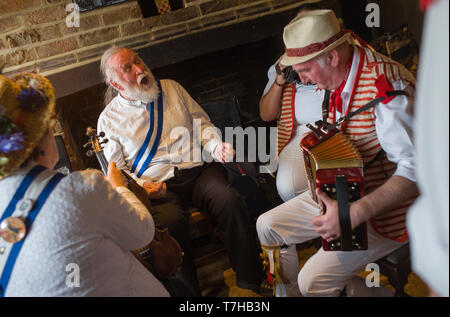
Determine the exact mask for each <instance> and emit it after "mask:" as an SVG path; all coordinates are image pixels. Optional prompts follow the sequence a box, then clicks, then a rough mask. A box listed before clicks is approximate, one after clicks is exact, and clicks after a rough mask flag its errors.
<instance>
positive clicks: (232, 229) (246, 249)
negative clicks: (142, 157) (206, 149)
mask: <svg viewBox="0 0 450 317" xmlns="http://www.w3.org/2000/svg"><path fill="white" fill-rule="evenodd" d="M166 184H167V193H166V196H165V197H163V198H162V199H158V200H153V201H152V204H153V206H154V210H153V212H152V215H153V218H154V220H155V223H156V224H157V225H158V224H163V225H166V226H167V227H168V228H169V231H170V233H171V234H172V235H173V236H174V237H175V239H177V241H178V242H179V243H180V245H181V247H182V248H183V252H184V254H185V255H184V258H183V264H182V266H181V268H180V270H179V272H177V277H180V278H181V279H183V280H185V281H187V282H188V283H189V284H190V285H191V286H192V287H193V289H194V291H195V293H196V294H197V295H200V293H199V287H198V281H197V273H196V267H195V263H194V258H193V256H192V245H191V239H190V236H189V227H188V224H189V223H188V217H189V214H188V213H187V208H188V207H190V206H196V207H198V208H200V209H202V210H206V211H208V212H209V213H210V214H211V216H212V219H213V220H214V222H215V224H216V226H217V229H218V231H219V235H220V236H221V237H222V238H223V242H224V244H225V247H226V249H227V251H228V256H229V259H230V263H231V265H232V268H233V270H234V272H235V273H236V277H237V279H238V281H242V282H243V284H259V282H260V281H261V280H262V278H263V271H262V264H261V261H260V259H259V254H258V245H257V242H256V235H255V229H254V225H253V224H251V221H250V217H249V215H248V212H247V208H246V204H245V201H244V199H243V198H242V197H241V196H240V195H239V193H238V192H237V191H236V190H235V189H234V188H233V187H231V186H230V185H229V183H228V179H227V173H226V170H225V168H224V167H223V166H222V165H221V164H219V163H210V164H204V165H203V166H200V167H195V168H192V169H187V170H176V172H175V177H173V178H171V179H170V180H168V181H167V182H166Z"/></svg>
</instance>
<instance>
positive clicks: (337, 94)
mask: <svg viewBox="0 0 450 317" xmlns="http://www.w3.org/2000/svg"><path fill="white" fill-rule="evenodd" d="M351 66H352V62H350V63H349V64H348V65H347V74H346V75H345V79H344V81H343V82H342V83H341V85H340V86H339V88H338V89H335V90H334V91H333V92H332V93H331V96H330V104H329V105H328V111H330V112H333V111H334V109H336V110H337V111H339V113H342V98H341V93H342V91H343V90H344V87H345V83H346V82H347V78H348V75H349V74H350V67H351Z"/></svg>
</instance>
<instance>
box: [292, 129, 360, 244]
mask: <svg viewBox="0 0 450 317" xmlns="http://www.w3.org/2000/svg"><path fill="white" fill-rule="evenodd" d="M318 123H319V125H318V128H314V127H312V126H310V125H308V127H309V128H310V129H311V130H312V132H310V133H308V134H307V135H306V136H305V137H303V139H302V140H301V142H300V147H301V149H302V152H303V156H304V161H305V169H306V173H307V175H308V184H309V189H310V191H311V195H312V197H313V199H314V200H315V201H316V202H317V203H319V200H318V198H317V195H316V193H315V189H316V188H320V190H321V191H322V192H324V193H326V194H327V195H328V196H329V197H331V198H332V199H335V200H337V203H338V213H339V225H340V229H341V237H339V238H338V239H335V240H333V241H330V242H327V241H326V240H324V239H322V246H323V249H324V250H325V251H353V250H366V249H367V226H366V224H365V223H364V224H361V225H359V226H358V227H357V228H355V230H353V231H352V226H351V221H350V209H349V202H352V201H355V200H358V199H359V198H361V197H362V196H363V194H364V190H363V185H364V184H363V178H364V175H363V162H362V159H361V156H360V154H359V153H358V151H357V150H356V148H355V147H354V146H353V144H352V142H351V141H350V140H349V139H348V138H347V137H346V136H345V135H343V134H342V132H340V131H339V130H338V129H336V128H334V129H332V130H331V131H328V130H326V129H322V125H321V124H320V123H321V121H319V122H318ZM323 212H324V213H325V212H326V210H325V207H324V210H323Z"/></svg>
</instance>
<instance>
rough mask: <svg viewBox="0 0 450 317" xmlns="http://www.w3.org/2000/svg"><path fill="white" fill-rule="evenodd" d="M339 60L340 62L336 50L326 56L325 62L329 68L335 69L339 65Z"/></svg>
mask: <svg viewBox="0 0 450 317" xmlns="http://www.w3.org/2000/svg"><path fill="white" fill-rule="evenodd" d="M339 60H340V56H339V52H338V50H337V49H335V48H334V49H332V50H331V51H330V52H329V53H328V56H327V62H328V65H330V66H331V67H334V68H336V67H337V66H338V65H339Z"/></svg>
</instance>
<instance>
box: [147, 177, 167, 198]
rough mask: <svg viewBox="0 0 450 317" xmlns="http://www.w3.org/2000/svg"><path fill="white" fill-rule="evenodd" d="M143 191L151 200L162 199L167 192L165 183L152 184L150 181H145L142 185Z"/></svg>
mask: <svg viewBox="0 0 450 317" xmlns="http://www.w3.org/2000/svg"><path fill="white" fill-rule="evenodd" d="M144 189H145V191H146V192H147V194H148V196H149V197H150V198H151V199H159V198H162V197H164V195H165V194H166V191H167V186H166V183H153V182H152V181H146V182H145V183H144Z"/></svg>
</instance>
